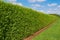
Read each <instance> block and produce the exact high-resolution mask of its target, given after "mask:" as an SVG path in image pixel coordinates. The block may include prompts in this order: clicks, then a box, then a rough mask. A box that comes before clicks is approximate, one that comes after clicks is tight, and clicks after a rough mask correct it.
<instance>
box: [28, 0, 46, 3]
mask: <svg viewBox="0 0 60 40" xmlns="http://www.w3.org/2000/svg"><path fill="white" fill-rule="evenodd" d="M28 1H29V2H31V3H34V2H45V1H46V0H28Z"/></svg>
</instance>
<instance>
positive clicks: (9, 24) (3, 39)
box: [0, 2, 55, 40]
mask: <svg viewBox="0 0 60 40" xmlns="http://www.w3.org/2000/svg"><path fill="white" fill-rule="evenodd" d="M54 19H55V17H54V16H50V15H47V14H43V13H42V12H36V11H34V10H32V9H28V8H24V7H21V6H18V5H13V4H9V3H4V2H0V40H23V39H24V38H25V37H28V36H30V35H31V34H33V33H35V32H36V31H38V30H39V29H41V28H43V27H45V26H46V25H47V24H49V23H50V22H51V21H52V20H54Z"/></svg>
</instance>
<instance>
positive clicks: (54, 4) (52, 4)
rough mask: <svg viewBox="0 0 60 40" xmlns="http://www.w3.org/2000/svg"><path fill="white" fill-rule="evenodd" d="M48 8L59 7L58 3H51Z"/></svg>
mask: <svg viewBox="0 0 60 40" xmlns="http://www.w3.org/2000/svg"><path fill="white" fill-rule="evenodd" d="M48 6H50V7H51V6H57V3H51V4H48Z"/></svg>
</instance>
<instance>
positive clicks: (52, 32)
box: [33, 19, 60, 40]
mask: <svg viewBox="0 0 60 40" xmlns="http://www.w3.org/2000/svg"><path fill="white" fill-rule="evenodd" d="M33 40H60V19H59V20H57V21H56V22H55V23H54V24H52V25H51V27H50V28H48V29H47V30H45V31H44V32H42V33H41V34H39V35H37V36H36V37H35V38H33Z"/></svg>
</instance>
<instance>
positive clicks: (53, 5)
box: [7, 0, 60, 14]
mask: <svg viewBox="0 0 60 40" xmlns="http://www.w3.org/2000/svg"><path fill="white" fill-rule="evenodd" d="M7 1H8V2H11V3H13V4H18V5H21V6H25V7H28V8H32V9H34V10H37V11H41V12H45V13H48V14H49V13H56V14H60V0H7Z"/></svg>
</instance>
